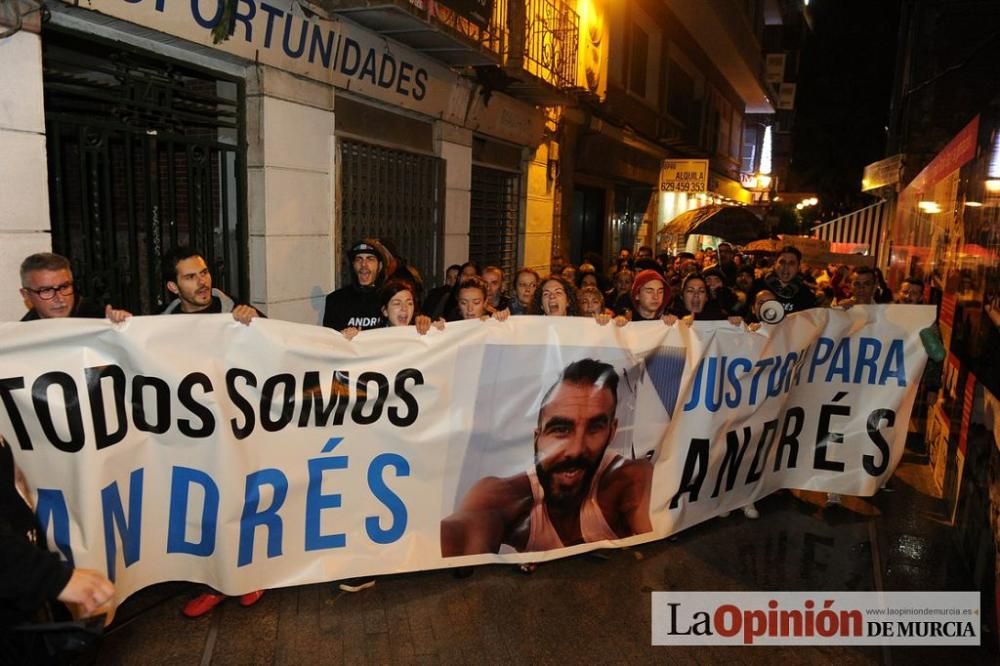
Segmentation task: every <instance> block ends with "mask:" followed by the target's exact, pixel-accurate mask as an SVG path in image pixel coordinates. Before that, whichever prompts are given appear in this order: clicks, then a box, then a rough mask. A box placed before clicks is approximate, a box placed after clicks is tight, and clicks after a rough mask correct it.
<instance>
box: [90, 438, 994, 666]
mask: <svg viewBox="0 0 1000 666" xmlns="http://www.w3.org/2000/svg"><path fill="white" fill-rule="evenodd" d="M929 483H930V475H929V467H928V466H927V465H926V461H925V459H923V458H921V457H919V456H915V455H913V454H908V456H907V458H906V459H905V460H904V463H903V465H901V467H900V468H899V470H898V471H897V475H896V478H895V479H894V480H893V482H892V486H893V487H894V488H895V489H896V491H895V492H892V493H880V494H879V495H878V496H877V497H875V498H873V499H872V500H863V499H857V498H845V504H844V507H843V508H833V509H829V508H821V507H822V501H823V499H824V497H823V496H821V495H820V494H818V493H799V494H796V495H793V494H791V493H779V494H778V495H775V496H772V497H770V498H768V499H767V500H765V501H764V502H762V503H760V505H759V507H760V509H761V514H762V515H761V519H760V520H758V521H749V520H747V519H745V518H744V517H743V516H742V514H740V513H739V512H736V513H734V514H733V515H732V516H730V517H729V518H726V519H716V520H713V521H710V522H709V523H707V524H702V525H699V526H697V527H695V528H692V529H690V530H687V531H685V532H684V533H682V534H680V535H679V537H678V538H677V539H676V540H675V541H661V542H658V543H652V544H647V545H644V546H641V547H639V548H634V549H630V550H620V551H607V552H603V553H601V554H600V555H587V556H581V557H575V558H570V559H566V560H561V561H557V562H554V563H550V564H546V565H544V566H541V567H539V569H538V570H537V571H536V572H535V573H534V574H533V575H525V574H522V573H519V572H518V571H517V570H516V569H515V568H514V567H511V566H489V567H481V568H479V569H477V570H476V571H475V574H474V575H473V576H471V577H469V578H465V579H458V578H455V577H454V576H453V575H452V573H451V572H450V571H432V572H423V573H417V574H407V575H400V576H393V577H385V578H380V579H379V581H378V584H377V585H376V586H375V587H374V588H372V589H370V590H366V591H363V592H360V593H357V594H349V593H343V592H341V591H339V590H338V589H337V588H336V587H335V586H334V585H332V584H324V585H309V586H304V587H295V588H286V589H281V590H273V591H271V592H269V593H268V594H267V595H266V596H265V597H264V598H263V599H262V600H261V602H259V603H258V604H257V605H256V606H254V607H252V608H241V607H240V606H239V605H238V604H237V603H236V602H235V601H234V600H231V601H228V602H226V603H225V604H223V605H222V606H221V607H219V608H217V609H216V610H215V612H214V613H213V614H211V615H209V616H206V617H204V618H200V619H198V620H194V621H192V620H188V619H185V618H184V617H182V616H181V614H180V608H181V606H182V605H183V603H184V601H185V600H186V599H187V598H189V597H190V596H191V595H192V594H193V592H194V591H195V589H196V588H194V587H192V586H190V585H187V584H180V583H175V584H167V585H160V586H157V587H154V588H151V589H148V590H145V591H143V592H141V593H139V594H136V595H135V596H133V597H132V598H131V599H129V600H128V601H127V602H126V604H125V605H124V606H123V607H122V608H121V609H120V610H119V613H118V627H119V628H116V629H113V630H112V631H111V633H110V635H109V636H108V638H107V640H106V642H105V644H104V646H103V648H102V651H101V653H100V656H99V663H102V664H198V663H201V664H297V663H323V664H338V663H345V664H408V663H470V664H471V663H475V664H483V663H487V664H510V663H565V662H567V661H581V662H587V663H654V662H655V663H678V664H717V663H726V664H743V663H746V664H756V663H769V664H770V663H779V662H780V663H789V664H807V663H809V664H811V663H837V664H880V663H881V664H909V663H918V662H919V663H958V662H960V661H961V662H964V663H966V664H976V663H984V664H985V663H993V661H992V656H993V655H992V654H991V652H990V648H986V647H984V648H980V649H945V648H936V649H933V648H932V649H923V648H922V649H919V650H918V649H915V648H906V649H902V648H892V649H891V650H890V649H888V648H870V647H866V648H859V647H855V648H849V647H845V648H822V649H819V648H808V649H804V648H780V649H778V648H763V647H753V648H704V647H697V648H696V647H675V648H654V647H652V646H650V592H651V591H653V590H874V589H886V590H941V589H968V584H967V583H965V582H964V580H963V575H964V574H963V572H962V570H961V567H956V566H954V564H951V565H950V564H949V529H950V528H949V527H948V526H947V525H946V524H945V523H944V522H943V521H942V520H941V517H940V516H939V515H938V513H939V507H938V503H937V500H935V499H934V498H933V497H932V496H931V495H930V494H929V493H928V490H929V485H928V484H929ZM873 539H874V540H873ZM133 618H134V619H133ZM987 640H988V641H995V638H994V637H992V636H988V637H987ZM994 644H995V643H994Z"/></svg>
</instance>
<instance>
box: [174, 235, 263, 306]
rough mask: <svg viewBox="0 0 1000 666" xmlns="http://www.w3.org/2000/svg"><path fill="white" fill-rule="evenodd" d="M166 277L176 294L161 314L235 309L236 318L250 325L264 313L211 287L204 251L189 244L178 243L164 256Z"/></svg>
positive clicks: (210, 276)
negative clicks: (180, 245) (179, 245)
mask: <svg viewBox="0 0 1000 666" xmlns="http://www.w3.org/2000/svg"><path fill="white" fill-rule="evenodd" d="M163 279H164V281H165V282H166V283H167V291H169V292H170V293H172V294H173V295H174V296H176V297H177V298H175V299H174V300H172V301H171V302H170V303H168V304H167V307H166V308H164V309H163V312H162V313H161V314H222V313H232V315H233V319H235V320H236V321H238V322H240V323H241V324H246V325H249V324H250V321H251V320H252V319H253V318H255V317H261V316H263V315H262V314H261V312H260V310H258V309H257V308H255V307H254V306H252V305H245V304H240V303H237V302H236V301H234V300H233V299H232V298H230V297H229V296H228V295H226V294H225V293H223V292H222V290H220V289H213V288H212V273H211V271H209V270H208V264H206V263H205V258H204V257H203V256H202V254H201V252H199V251H198V250H195V249H193V248H190V247H185V246H182V247H176V248H174V249H173V250H170V251H169V252H167V253H166V254H165V255H164V257H163Z"/></svg>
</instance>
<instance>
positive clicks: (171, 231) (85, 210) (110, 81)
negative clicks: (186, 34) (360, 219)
mask: <svg viewBox="0 0 1000 666" xmlns="http://www.w3.org/2000/svg"><path fill="white" fill-rule="evenodd" d="M42 64H43V68H44V69H43V85H44V91H45V129H46V152H47V157H48V169H49V201H50V210H51V211H52V212H51V215H52V247H53V249H54V250H55V251H56V252H59V253H61V254H64V255H66V256H67V257H69V259H70V260H71V262H72V265H73V276H74V278H75V280H76V282H77V284H79V285H82V288H81V291H82V292H83V293H85V294H86V295H87V296H90V297H93V298H95V299H99V300H104V301H108V302H111V303H114V304H115V305H116V306H118V307H123V308H126V309H128V310H131V311H132V312H134V313H136V314H146V313H154V312H159V311H160V310H161V309H162V307H163V305H164V303H165V299H166V298H167V293H166V289H165V285H164V282H163V280H162V278H161V276H160V257H161V255H162V254H163V252H164V251H165V250H167V249H169V248H172V247H174V246H176V245H181V244H183V245H192V246H195V247H197V248H198V249H199V250H200V251H201V252H203V253H204V257H205V260H206V261H207V262H208V265H209V267H210V268H211V270H212V278H213V284H214V285H215V286H216V287H218V288H220V289H222V290H223V291H226V292H227V293H229V294H230V295H232V296H233V297H234V298H237V299H240V300H243V301H246V300H248V299H249V298H250V281H249V271H248V241H247V238H248V225H247V207H246V152H245V151H246V148H245V146H246V136H245V127H244V121H243V117H244V84H243V82H242V81H240V80H237V79H232V78H228V77H223V76H221V75H217V74H214V73H211V72H206V71H203V70H201V69H198V68H194V67H190V66H188V65H185V64H183V63H177V62H173V61H170V60H168V59H166V58H162V57H160V56H158V55H153V54H149V53H145V52H139V51H136V50H133V49H131V47H127V46H124V45H122V44H118V43H114V44H112V43H105V42H102V41H99V40H95V39H93V38H91V37H89V36H88V37H81V36H78V35H72V34H68V33H63V32H59V31H57V30H54V29H50V28H47V29H46V30H45V31H44V33H43V35H42Z"/></svg>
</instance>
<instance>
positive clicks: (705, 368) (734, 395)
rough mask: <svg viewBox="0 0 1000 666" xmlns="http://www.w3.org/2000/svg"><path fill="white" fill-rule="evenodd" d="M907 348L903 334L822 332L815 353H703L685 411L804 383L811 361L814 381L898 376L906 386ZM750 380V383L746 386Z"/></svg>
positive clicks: (878, 381)
mask: <svg viewBox="0 0 1000 666" xmlns="http://www.w3.org/2000/svg"><path fill="white" fill-rule="evenodd" d="M903 351H904V349H903V341H902V340H900V339H894V340H890V341H889V342H888V344H885V343H884V342H883V341H881V340H879V339H877V338H871V337H857V338H855V337H846V338H842V339H840V340H839V341H835V340H832V339H830V338H826V337H820V338H819V339H818V340H817V341H816V347H815V349H813V350H812V353H811V355H810V353H809V348H808V347H807V348H806V349H803V350H800V351H797V352H795V351H792V352H788V353H787V354H784V355H779V356H767V357H764V358H761V359H759V360H757V362H756V363H755V362H754V361H752V360H750V359H748V358H742V357H736V358H730V357H728V356H709V357H706V358H703V359H702V360H701V362H700V363H699V365H698V368H697V369H696V370H695V373H694V383H693V385H692V388H691V396H690V398H689V399H688V402H687V403H686V404H685V405H684V411H685V412H690V411H692V410H695V409H705V410H707V411H708V412H710V413H713V414H714V413H715V412H718V411H719V409H721V408H722V407H723V405H724V406H725V407H727V408H729V409H736V408H737V407H739V406H740V405H741V404H743V402H744V400H745V404H747V405H749V406H754V405H757V404H759V403H761V402H763V401H764V400H765V399H766V398H774V397H777V396H779V395H781V394H782V393H788V392H789V391H790V390H791V389H792V387H793V386H798V384H799V382H800V379H801V377H802V368H803V367H804V366H806V365H808V366H809V372H808V373H807V374H806V383H808V384H811V383H813V382H815V381H823V382H825V383H831V382H834V381H836V382H839V383H842V384H859V385H863V384H867V385H869V386H876V385H877V386H885V385H886V384H888V383H889V382H890V381H895V385H896V386H897V387H899V388H905V387H906V361H905V356H904V353H903ZM745 383H747V384H749V386H744V384H745ZM744 388H745V389H746V390H745V391H744Z"/></svg>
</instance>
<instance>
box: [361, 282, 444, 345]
mask: <svg viewBox="0 0 1000 666" xmlns="http://www.w3.org/2000/svg"><path fill="white" fill-rule="evenodd" d="M379 298H380V300H381V303H382V323H381V325H380V326H379V328H388V327H390V326H410V325H414V326H416V328H417V333H419V334H420V335H424V334H425V333H427V331H429V330H430V328H431V326H432V325H433V326H434V327H435V328H437V329H442V328H444V319H438V320H437V321H433V322H432V321H431V318H430V317H428V316H427V315H423V314H418V313H417V305H416V297H415V294H414V287H413V285H412V284H411V283H410V282H408V281H406V280H389V281H388V282H386V283H385V285H383V287H382V291H381V292H380V294H379ZM358 332H359V329H357V328H354V327H350V328H345V329H344V331H343V333H344V337H345V338H347V339H348V340H352V339H354V337H355V336H356V335H357V334H358Z"/></svg>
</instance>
